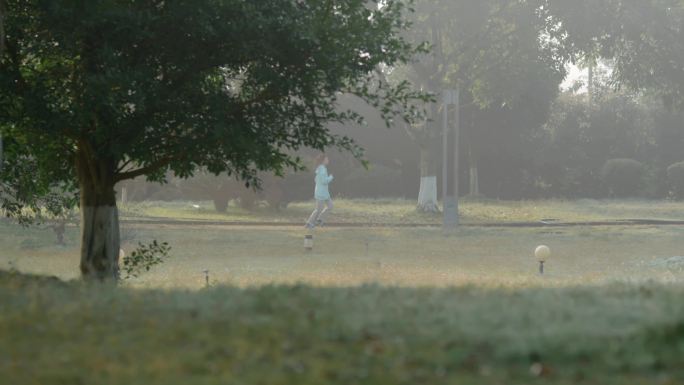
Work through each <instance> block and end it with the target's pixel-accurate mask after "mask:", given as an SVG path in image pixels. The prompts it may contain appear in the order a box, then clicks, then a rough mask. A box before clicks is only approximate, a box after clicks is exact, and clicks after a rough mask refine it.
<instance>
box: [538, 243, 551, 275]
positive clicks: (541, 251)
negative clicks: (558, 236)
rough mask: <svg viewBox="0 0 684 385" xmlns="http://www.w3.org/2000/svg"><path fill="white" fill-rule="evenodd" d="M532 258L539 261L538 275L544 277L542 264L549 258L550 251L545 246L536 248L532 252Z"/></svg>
mask: <svg viewBox="0 0 684 385" xmlns="http://www.w3.org/2000/svg"><path fill="white" fill-rule="evenodd" d="M534 256H535V257H536V258H537V260H538V261H539V274H540V275H544V263H546V260H547V259H548V258H549V257H550V256H551V249H549V247H548V246H546V245H540V246H537V248H536V249H535V250H534Z"/></svg>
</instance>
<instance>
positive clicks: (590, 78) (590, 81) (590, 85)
mask: <svg viewBox="0 0 684 385" xmlns="http://www.w3.org/2000/svg"><path fill="white" fill-rule="evenodd" d="M587 100H588V102H589V105H591V104H593V103H594V62H593V61H591V62H590V63H589V65H588V68H587Z"/></svg>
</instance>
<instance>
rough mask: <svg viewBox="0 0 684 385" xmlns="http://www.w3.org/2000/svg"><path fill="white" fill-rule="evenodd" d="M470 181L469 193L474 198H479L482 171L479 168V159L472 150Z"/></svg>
mask: <svg viewBox="0 0 684 385" xmlns="http://www.w3.org/2000/svg"><path fill="white" fill-rule="evenodd" d="M469 155H470V156H469V157H470V174H469V175H470V183H469V193H468V195H469V196H470V197H472V198H477V197H479V196H480V173H479V171H478V168H477V159H476V157H475V156H474V155H473V152H472V150H471V151H470V154H469Z"/></svg>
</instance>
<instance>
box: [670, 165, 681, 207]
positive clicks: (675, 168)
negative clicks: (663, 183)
mask: <svg viewBox="0 0 684 385" xmlns="http://www.w3.org/2000/svg"><path fill="white" fill-rule="evenodd" d="M667 181H668V182H669V184H670V188H671V189H672V194H673V195H674V197H675V198H677V199H680V200H682V199H684V162H679V163H675V164H672V165H670V167H668V168H667Z"/></svg>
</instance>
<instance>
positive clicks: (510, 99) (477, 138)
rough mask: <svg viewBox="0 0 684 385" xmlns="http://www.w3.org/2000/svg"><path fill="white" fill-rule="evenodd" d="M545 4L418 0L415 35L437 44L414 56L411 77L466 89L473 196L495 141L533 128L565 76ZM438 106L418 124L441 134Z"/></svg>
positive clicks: (434, 87) (436, 87) (436, 86)
mask: <svg viewBox="0 0 684 385" xmlns="http://www.w3.org/2000/svg"><path fill="white" fill-rule="evenodd" d="M541 6H542V2H540V1H528V2H507V1H496V0H488V1H469V0H459V1H427V0H425V1H419V2H417V4H416V13H415V15H414V17H415V18H416V23H415V24H416V25H417V27H416V28H414V29H412V30H411V35H410V36H411V39H414V41H422V40H426V41H428V42H429V43H430V44H431V45H432V47H433V51H432V52H431V53H430V54H429V55H426V56H425V57H424V58H423V60H420V61H413V62H411V65H410V69H409V71H408V72H409V77H410V78H411V79H412V80H413V81H414V82H415V83H416V84H420V85H421V86H423V87H425V89H427V90H429V91H432V92H435V93H439V92H440V91H441V90H442V89H447V88H450V89H454V88H459V89H460V90H461V127H462V130H463V140H462V141H461V143H462V148H461V151H459V152H460V153H461V154H466V157H465V158H464V161H465V162H464V164H466V165H467V166H469V167H467V168H468V169H469V170H470V178H469V182H470V183H469V184H470V193H471V194H473V195H477V194H479V191H480V189H479V186H480V181H481V180H482V178H480V173H479V170H480V163H482V162H487V161H494V160H493V159H492V155H495V154H496V153H497V152H499V151H500V146H496V145H494V144H495V143H506V144H507V145H510V142H509V139H510V140H513V139H515V140H516V141H518V142H520V141H521V140H523V139H524V137H525V135H526V132H527V131H528V130H529V129H531V128H534V127H539V126H540V125H541V124H543V123H544V121H545V118H546V115H547V112H548V109H549V107H550V103H551V101H553V99H554V98H555V96H556V93H557V91H558V86H559V84H560V83H561V82H562V79H563V78H564V76H565V68H564V64H565V62H566V61H567V55H566V53H565V50H564V49H563V47H561V46H559V45H558V44H557V41H556V40H552V39H546V40H545V39H544V36H546V35H545V34H546V33H547V32H546V30H547V28H548V25H547V20H546V16H545V14H544V12H542V11H543V8H542V7H541ZM439 108H441V107H440V106H439V105H434V106H433V109H432V115H431V118H432V120H431V123H428V124H431V126H427V125H426V127H418V128H420V130H421V132H425V133H431V134H432V137H435V136H436V137H437V138H439V136H440V135H441V128H440V127H441V121H440V118H439V115H440V114H439ZM516 116H517V118H516ZM427 127H430V128H427ZM422 137H423V138H424V137H428V138H429V137H430V136H429V135H423V136H422ZM492 139H495V141H494V142H493V141H492ZM422 158H427V156H422ZM495 162H497V166H500V165H501V163H498V162H499V161H498V160H497V161H495ZM487 168H488V169H494V168H496V167H487ZM495 178H496V177H494V176H493V177H492V178H491V179H495Z"/></svg>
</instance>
